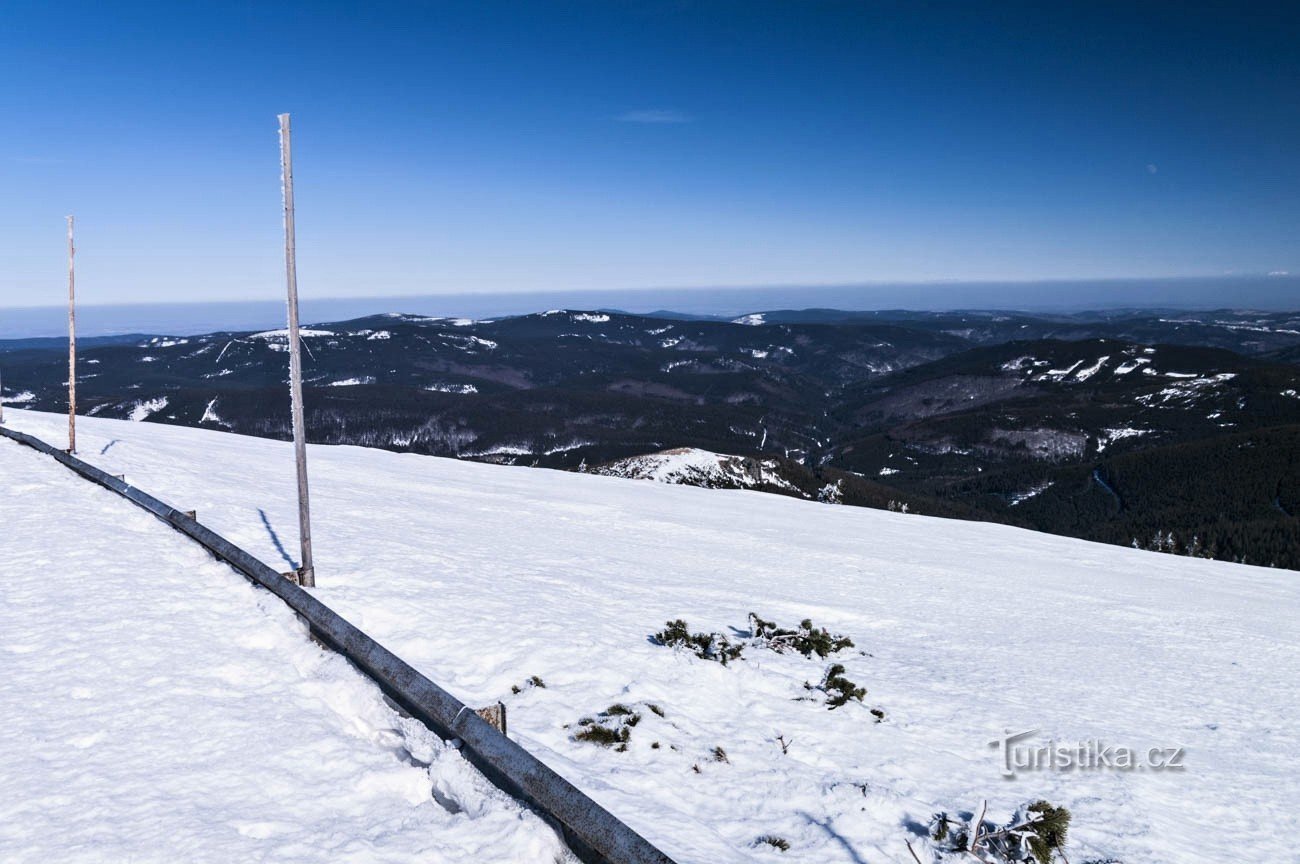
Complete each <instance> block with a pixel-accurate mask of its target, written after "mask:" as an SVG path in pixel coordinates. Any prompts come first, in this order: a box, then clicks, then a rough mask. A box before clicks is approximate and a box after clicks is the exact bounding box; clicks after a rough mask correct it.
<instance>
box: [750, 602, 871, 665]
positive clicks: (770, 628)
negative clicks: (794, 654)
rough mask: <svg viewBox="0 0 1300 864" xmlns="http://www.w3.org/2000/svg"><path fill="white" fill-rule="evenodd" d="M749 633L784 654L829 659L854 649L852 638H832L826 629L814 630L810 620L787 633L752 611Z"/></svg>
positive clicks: (758, 641)
mask: <svg viewBox="0 0 1300 864" xmlns="http://www.w3.org/2000/svg"><path fill="white" fill-rule="evenodd" d="M749 632H750V634H752V636H753V638H754V639H755V640H756V642H757V643H758V644H760V645H763V646H765V647H767V648H771V649H772V650H773V651H778V652H781V653H784V652H786V651H798V652H799V653H800V654H802V655H803V656H805V657H811V656H812V655H814V654H816V655H817V656H818V657H827V656H829V655H831V654H834V653H836V652H837V651H843V650H844V649H845V648H852V647H853V640H852V639H850V638H849V637H847V636H838V635H837V636H832V635H831V632H830V631H829V630H827V629H826V628H825V627H820V628H818V627H814V626H813V623H812V619H810V618H805V619H803V620H802V621H800V622H799V628H798V629H797V630H786V629H784V628H782V627H778V626H776V622H774V621H764V620H763V619H762V618H759V617H758V616H757V615H755V614H754V613H753V612H750V613H749Z"/></svg>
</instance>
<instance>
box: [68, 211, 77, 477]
mask: <svg viewBox="0 0 1300 864" xmlns="http://www.w3.org/2000/svg"><path fill="white" fill-rule="evenodd" d="M76 254H77V248H76V247H75V246H74V245H72V217H71V216H69V217H68V452H69V453H76V452H77V271H76V268H75V267H74V266H73V259H74V257H75V256H76Z"/></svg>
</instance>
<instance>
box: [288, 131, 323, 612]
mask: <svg viewBox="0 0 1300 864" xmlns="http://www.w3.org/2000/svg"><path fill="white" fill-rule="evenodd" d="M280 182H281V186H282V187H283V193H284V271H285V280H286V282H287V284H288V304H289V394H290V402H291V404H292V410H293V454H294V459H295V461H296V462H297V464H298V537H299V539H300V540H301V542H302V563H301V565H300V567H299V569H298V584H299V585H305V586H307V587H309V588H311V587H315V585H316V568H315V567H314V566H313V564H312V560H311V503H310V499H309V497H308V494H307V428H306V424H305V423H304V421H303V410H302V353H301V346H300V344H299V334H298V258H297V252H296V250H295V248H294V225H293V154H292V150H291V146H290V139H289V115H288V114H281V115H280Z"/></svg>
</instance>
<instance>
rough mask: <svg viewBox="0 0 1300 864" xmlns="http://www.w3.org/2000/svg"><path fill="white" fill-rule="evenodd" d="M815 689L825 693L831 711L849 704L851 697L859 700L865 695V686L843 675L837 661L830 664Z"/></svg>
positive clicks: (842, 670) (842, 668)
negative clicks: (860, 685)
mask: <svg viewBox="0 0 1300 864" xmlns="http://www.w3.org/2000/svg"><path fill="white" fill-rule="evenodd" d="M817 689H819V690H821V691H822V692H823V693H825V694H826V705H827V707H829V708H830V709H831V710H832V711H834V710H835V709H836V708H839V707H841V706H843V705H847V704H849V700H851V699H856V700H858V701H859V702H861V701H862V697H864V696H866V695H867V688H866V687H859V686H858V685H857V684H854V683H853V682H852V681H850V680H849V679H848V678H845V677H844V667H843V666H841V665H840V664H839V663H833V664H831V666H830V668H828V669H827V670H826V675H825V677H823V678H822V683H821V685H820V686H819V687H818V688H817Z"/></svg>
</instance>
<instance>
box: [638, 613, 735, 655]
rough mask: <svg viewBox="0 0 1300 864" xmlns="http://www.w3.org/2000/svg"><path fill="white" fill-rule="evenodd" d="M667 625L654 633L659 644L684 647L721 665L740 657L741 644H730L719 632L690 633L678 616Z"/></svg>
mask: <svg viewBox="0 0 1300 864" xmlns="http://www.w3.org/2000/svg"><path fill="white" fill-rule="evenodd" d="M666 623H667V626H666V627H665V628H664V629H663V630H660V631H659V632H658V633H656V634H655V635H654V640H655V642H656V643H658V644H660V645H666V646H668V647H670V648H685V649H687V650H689V651H691V652H693V653H694V654H695V656H696V657H699V658H700V659H702V660H716V661H718V662H719V663H721V664H722V665H723V666H726V665H727V663H728V662H729V661H731V660H737V659H739V658H740V654H741V651H742V650H743V646H740V645H732V644H731V641H730V640H728V639H727V637H726V636H723V635H722V634H721V633H692V632H691V631H690V629H689V628H688V627H687V626H686V622H685V621H683V620H681V619H680V618H679V619H677V620H676V621H668V622H666Z"/></svg>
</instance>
